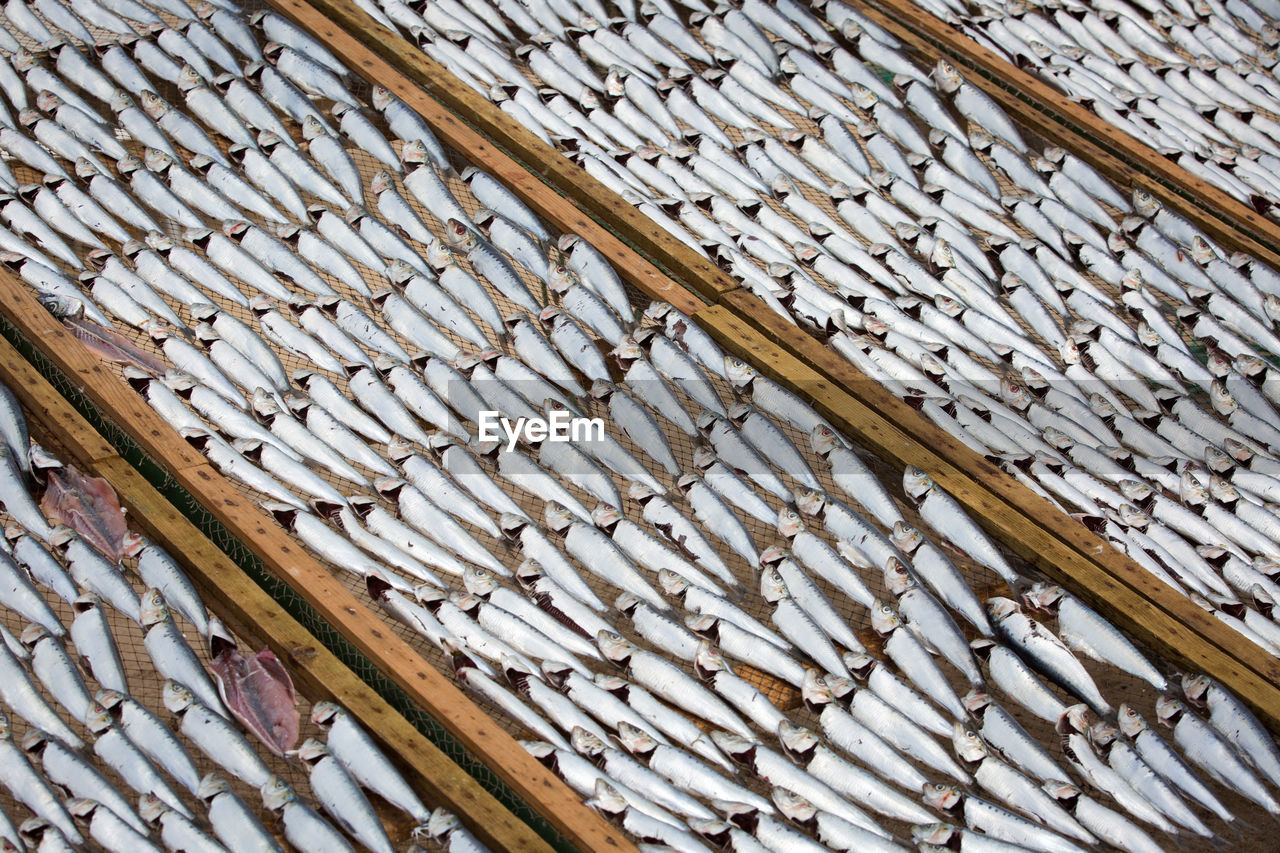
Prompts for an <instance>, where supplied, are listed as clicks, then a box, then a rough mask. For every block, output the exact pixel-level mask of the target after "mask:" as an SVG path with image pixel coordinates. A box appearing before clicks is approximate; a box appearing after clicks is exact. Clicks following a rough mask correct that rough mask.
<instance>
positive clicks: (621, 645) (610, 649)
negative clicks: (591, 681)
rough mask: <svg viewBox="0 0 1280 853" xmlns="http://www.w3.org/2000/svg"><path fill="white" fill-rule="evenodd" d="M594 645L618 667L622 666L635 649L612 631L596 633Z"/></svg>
mask: <svg viewBox="0 0 1280 853" xmlns="http://www.w3.org/2000/svg"><path fill="white" fill-rule="evenodd" d="M596 646H597V647H598V648H599V649H600V654H602V655H604V658H605V660H607V661H609V662H610V663H612V664H615V665H617V666H619V667H624V666H626V665H627V662H628V661H630V660H631V656H632V655H633V654H635V652H636V651H637V649H636V647H635V645H634V644H633V643H632V642H631V641H630V640H628V639H627V638H625V637H623V636H622V635H621V634H618V633H615V632H614V631H603V630H602V631H600V633H598V634H596Z"/></svg>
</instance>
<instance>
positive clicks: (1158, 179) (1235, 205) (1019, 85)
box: [852, 0, 1280, 269]
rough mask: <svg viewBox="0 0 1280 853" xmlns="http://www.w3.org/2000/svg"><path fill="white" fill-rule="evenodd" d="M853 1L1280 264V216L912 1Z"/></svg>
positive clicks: (1039, 121)
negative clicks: (1234, 193) (1234, 194)
mask: <svg viewBox="0 0 1280 853" xmlns="http://www.w3.org/2000/svg"><path fill="white" fill-rule="evenodd" d="M852 5H853V6H855V7H856V8H858V10H859V11H860V12H862V13H863V14H865V15H867V16H868V17H870V18H871V19H872V20H874V21H875V22H876V23H878V24H880V25H881V26H883V27H885V28H886V29H888V30H889V31H890V32H891V33H893V35H894V36H896V37H898V38H899V39H901V40H902V41H904V42H906V43H907V44H909V45H911V46H912V47H913V48H915V49H916V50H919V51H921V52H922V53H924V54H925V55H926V56H927V57H928V58H929V60H930V61H936V59H937V57H938V56H939V54H945V55H946V57H947V59H949V60H950V61H952V62H953V63H955V64H957V65H959V66H960V67H961V68H963V69H964V70H965V71H966V72H970V73H966V74H965V78H966V79H967V80H969V82H971V83H973V84H974V85H976V86H978V87H979V88H980V89H982V90H983V91H984V92H986V93H987V94H988V95H989V96H991V98H993V99H994V100H995V101H996V102H997V103H998V104H1000V106H1001V107H1002V108H1004V110H1005V111H1006V112H1008V113H1009V114H1010V115H1012V116H1015V117H1016V119H1017V121H1018V122H1020V123H1021V124H1023V125H1025V126H1026V127H1027V128H1029V129H1031V130H1033V131H1035V133H1037V134H1038V135H1040V136H1042V137H1044V138H1045V139H1047V140H1049V141H1050V142H1052V143H1053V144H1054V145H1059V146H1061V147H1063V148H1066V149H1067V150H1068V151H1070V152H1071V153H1073V154H1075V155H1076V156H1078V157H1080V158H1081V159H1083V160H1085V161H1086V162H1088V163H1090V164H1091V165H1092V166H1093V167H1094V168H1096V169H1097V170H1098V171H1100V172H1102V173H1103V174H1104V175H1106V176H1107V177H1108V178H1109V179H1110V180H1112V181H1113V182H1114V183H1116V184H1117V185H1119V186H1121V187H1130V186H1135V187H1141V188H1142V189H1145V190H1146V191H1148V192H1149V193H1151V194H1152V195H1154V196H1155V197H1156V198H1158V199H1160V201H1162V202H1164V203H1165V204H1166V205H1168V206H1169V207H1170V208H1172V209H1173V210H1175V211H1176V212H1178V213H1180V214H1182V215H1183V216H1185V217H1187V218H1188V219H1190V220H1191V221H1192V222H1193V223H1195V224H1196V225H1197V226H1198V227H1199V228H1200V229H1201V230H1203V231H1204V232H1205V233H1206V234H1208V235H1209V236H1210V237H1211V238H1213V240H1215V241H1216V242H1218V243H1220V244H1222V245H1223V246H1224V247H1226V248H1227V249H1228V251H1241V252H1247V253H1248V254H1251V255H1254V256H1255V257H1257V258H1258V259H1259V260H1261V261H1263V262H1264V263H1266V264H1268V265H1269V266H1271V267H1273V268H1276V269H1280V223H1277V222H1275V221H1274V220H1272V219H1270V218H1268V217H1266V216H1263V215H1262V214H1260V213H1258V212H1257V211H1256V210H1254V209H1253V208H1252V207H1250V206H1248V205H1246V204H1244V203H1242V202H1240V201H1239V200H1237V199H1236V198H1234V197H1232V196H1230V195H1227V194H1226V193H1225V192H1223V191H1222V190H1220V189H1218V188H1217V187H1215V186H1214V185H1213V184H1211V183H1209V182H1208V181H1205V180H1204V179H1202V178H1199V177H1196V176H1195V175H1193V174H1191V173H1190V172H1188V171H1187V170H1186V169H1183V168H1182V167H1181V166H1179V165H1177V164H1176V163H1174V162H1173V161H1172V160H1169V159H1168V158H1167V157H1165V156H1164V155H1162V154H1160V153H1159V152H1157V151H1155V150H1154V149H1152V148H1151V147H1150V146H1148V145H1147V144H1145V143H1143V142H1140V141H1139V140H1137V139H1134V138H1133V137H1132V136H1130V135H1129V134H1128V133H1125V132H1124V131H1123V130H1121V129H1120V128H1117V127H1114V126H1112V125H1111V124H1109V123H1107V122H1106V121H1103V120H1102V119H1101V118H1099V117H1098V116H1097V115H1095V114H1094V113H1093V112H1091V111H1090V110H1088V109H1086V108H1085V107H1084V106H1082V105H1080V104H1078V103H1076V102H1075V101H1072V100H1069V99H1068V98H1067V97H1066V96H1064V95H1063V94H1062V92H1060V91H1058V90H1057V89H1055V88H1053V87H1052V86H1050V85H1049V84H1048V83H1045V82H1044V81H1043V80H1041V79H1039V78H1038V77H1035V76H1033V75H1031V74H1029V73H1027V72H1026V71H1023V70H1022V69H1020V68H1017V67H1015V66H1013V65H1011V64H1009V62H1008V61H1006V60H1005V59H1004V58H1003V57H1001V56H998V55H996V54H995V53H993V52H992V51H990V50H988V49H987V48H985V47H983V46H982V45H980V44H978V43H977V42H975V41H973V40H972V39H970V38H969V37H968V36H966V35H964V34H963V33H961V32H960V31H958V30H957V29H955V28H954V27H952V26H950V25H948V24H946V23H944V22H943V21H941V20H939V19H938V18H936V17H934V16H933V15H931V14H929V13H928V12H925V11H924V10H922V9H920V8H919V7H917V6H914V5H912V4H910V3H908V2H906V0H874V2H873V3H867V2H865V0H853V4H852ZM974 71H976V72H978V73H972V72H974Z"/></svg>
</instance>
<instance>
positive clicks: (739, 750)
mask: <svg viewBox="0 0 1280 853" xmlns="http://www.w3.org/2000/svg"><path fill="white" fill-rule="evenodd" d="M711 742H712V743H714V744H715V745H716V746H717V747H719V748H720V751H721V752H723V753H724V754H725V755H727V756H729V758H730V759H732V760H733V762H734V763H735V764H741V765H742V766H743V767H751V766H752V765H753V764H754V763H755V755H756V746H757V745H758V742H757V741H754V740H747V739H746V738H744V737H742V736H741V735H736V734H734V733H733V732H727V731H724V730H722V729H717V730H716V731H713V732H712V733H711Z"/></svg>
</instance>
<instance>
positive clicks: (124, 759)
mask: <svg viewBox="0 0 1280 853" xmlns="http://www.w3.org/2000/svg"><path fill="white" fill-rule="evenodd" d="M85 725H86V727H87V728H88V729H89V731H91V732H92V733H93V735H94V741H93V752H94V754H95V755H96V756H97V757H98V758H99V759H100V760H101V761H102V762H103V763H104V764H105V765H106V766H107V767H109V768H111V770H112V771H114V772H115V773H116V774H117V775H118V776H119V777H120V778H121V779H123V780H124V781H125V783H126V784H127V785H128V786H129V787H130V788H132V789H133V790H135V791H137V792H138V793H140V794H155V795H156V796H157V797H159V798H160V799H161V800H162V801H163V802H164V803H165V804H166V805H168V806H169V807H170V808H173V809H175V810H176V811H178V812H179V813H180V814H182V815H183V816H184V817H187V818H193V817H194V814H193V813H192V812H191V811H190V810H189V809H188V807H187V805H186V804H185V803H184V802H183V801H182V799H181V798H180V797H179V796H178V793H177V791H175V790H174V789H173V787H172V786H171V785H170V784H169V781H168V780H167V779H165V777H164V776H163V775H161V772H160V769H159V768H158V767H156V765H155V764H153V763H152V761H151V759H150V758H148V757H147V756H146V754H145V753H143V752H142V750H140V749H139V748H138V747H137V745H136V744H134V743H133V741H132V740H130V739H129V738H128V737H127V736H126V735H125V734H124V732H123V731H122V730H121V729H120V727H119V726H117V725H116V723H115V720H114V718H112V717H111V715H110V714H108V713H107V711H106V709H104V708H103V707H102V706H101V705H99V704H98V703H97V702H91V703H90V704H89V708H88V711H86V713H85ZM121 817H124V818H125V819H126V820H128V821H129V822H130V823H131V824H135V825H136V823H137V822H138V818H137V816H136V814H135V813H134V812H133V811H132V810H130V811H129V812H128V813H127V815H121Z"/></svg>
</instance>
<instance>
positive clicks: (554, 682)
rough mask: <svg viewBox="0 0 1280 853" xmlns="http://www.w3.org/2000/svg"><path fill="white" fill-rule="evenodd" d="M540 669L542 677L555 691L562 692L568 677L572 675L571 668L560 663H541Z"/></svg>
mask: <svg viewBox="0 0 1280 853" xmlns="http://www.w3.org/2000/svg"><path fill="white" fill-rule="evenodd" d="M540 669H541V670H542V677H543V678H544V679H546V682H547V683H548V684H550V685H551V686H552V687H554V688H555V689H556V690H564V689H565V684H567V683H568V680H569V676H570V675H572V674H573V667H571V666H570V665H569V664H567V663H564V662H562V661H555V660H547V661H543V662H542V666H541V667H540Z"/></svg>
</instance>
